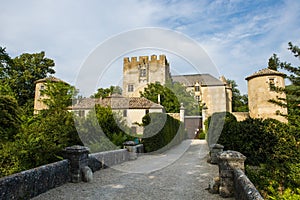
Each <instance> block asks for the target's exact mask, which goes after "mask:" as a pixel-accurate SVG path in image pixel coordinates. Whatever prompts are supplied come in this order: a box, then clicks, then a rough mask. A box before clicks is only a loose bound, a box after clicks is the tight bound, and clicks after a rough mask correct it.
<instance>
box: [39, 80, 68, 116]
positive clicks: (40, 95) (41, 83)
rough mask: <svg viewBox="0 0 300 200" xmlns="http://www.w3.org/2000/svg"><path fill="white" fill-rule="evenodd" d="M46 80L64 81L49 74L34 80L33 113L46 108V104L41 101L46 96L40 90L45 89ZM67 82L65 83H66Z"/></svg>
mask: <svg viewBox="0 0 300 200" xmlns="http://www.w3.org/2000/svg"><path fill="white" fill-rule="evenodd" d="M47 82H63V83H66V82H64V81H62V80H60V79H58V78H56V77H53V76H50V77H47V78H44V79H40V80H37V81H36V82H35V95H34V114H38V113H39V111H41V110H44V109H48V107H47V105H45V104H44V103H43V100H44V99H47V98H48V97H47V96H45V95H43V94H42V91H43V90H44V89H46V87H47V86H46V85H47ZM66 84H67V83H66Z"/></svg>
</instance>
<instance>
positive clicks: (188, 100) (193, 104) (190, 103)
mask: <svg viewBox="0 0 300 200" xmlns="http://www.w3.org/2000/svg"><path fill="white" fill-rule="evenodd" d="M166 87H168V88H170V89H171V91H172V92H173V93H174V94H175V95H176V97H177V98H178V101H179V102H180V103H183V105H184V108H185V115H187V116H191V115H202V112H201V110H202V106H201V102H197V100H196V99H195V98H194V96H193V95H192V93H191V92H188V91H187V90H186V87H185V86H184V85H183V84H181V83H178V82H175V83H171V82H167V83H166Z"/></svg>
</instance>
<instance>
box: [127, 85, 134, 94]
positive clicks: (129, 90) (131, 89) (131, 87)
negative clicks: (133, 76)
mask: <svg viewBox="0 0 300 200" xmlns="http://www.w3.org/2000/svg"><path fill="white" fill-rule="evenodd" d="M133 90H134V88H133V85H132V84H129V85H128V92H133Z"/></svg>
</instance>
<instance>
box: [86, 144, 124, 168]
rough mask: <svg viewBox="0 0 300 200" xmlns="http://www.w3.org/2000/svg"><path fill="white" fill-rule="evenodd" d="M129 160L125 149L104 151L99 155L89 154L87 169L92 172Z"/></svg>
mask: <svg viewBox="0 0 300 200" xmlns="http://www.w3.org/2000/svg"><path fill="white" fill-rule="evenodd" d="M128 160H129V152H128V151H127V150H126V149H119V150H114V151H104V152H99V153H93V154H89V163H88V165H89V167H90V168H91V169H92V171H97V170H100V169H104V168H106V167H110V166H113V165H117V164H120V163H123V162H126V161H128Z"/></svg>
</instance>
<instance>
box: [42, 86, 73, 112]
mask: <svg viewBox="0 0 300 200" xmlns="http://www.w3.org/2000/svg"><path fill="white" fill-rule="evenodd" d="M45 86H46V87H45V89H44V90H42V91H41V95H45V96H46V97H47V98H45V99H43V102H44V103H45V104H46V105H47V106H48V108H49V109H50V110H56V111H57V110H65V109H67V107H68V106H71V105H72V99H73V97H75V96H76V95H77V90H76V88H75V87H74V86H71V85H69V84H67V83H65V82H62V81H59V82H51V81H47V82H46V83H45Z"/></svg>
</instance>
